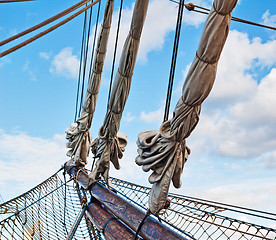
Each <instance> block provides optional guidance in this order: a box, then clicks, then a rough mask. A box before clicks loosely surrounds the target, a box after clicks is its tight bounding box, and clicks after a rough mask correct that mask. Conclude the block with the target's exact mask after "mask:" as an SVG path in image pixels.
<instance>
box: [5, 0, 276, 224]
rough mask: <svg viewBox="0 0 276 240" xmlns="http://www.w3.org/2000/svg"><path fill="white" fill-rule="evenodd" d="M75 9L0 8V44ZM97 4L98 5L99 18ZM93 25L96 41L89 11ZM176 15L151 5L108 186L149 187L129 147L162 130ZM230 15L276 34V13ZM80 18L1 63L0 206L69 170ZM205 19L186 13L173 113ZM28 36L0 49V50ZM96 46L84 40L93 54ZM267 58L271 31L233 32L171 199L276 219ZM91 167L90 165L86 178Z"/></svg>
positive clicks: (272, 69)
mask: <svg viewBox="0 0 276 240" xmlns="http://www.w3.org/2000/svg"><path fill="white" fill-rule="evenodd" d="M133 2H134V1H132V0H128V1H124V5H123V12H122V20H121V28H120V35H119V43H118V54H117V60H118V59H119V56H120V53H121V49H122V45H123V43H124V40H125V38H126V35H127V33H128V29H129V25H130V20H131V15H132V9H133ZM75 3H76V2H75V1H72V0H67V1H62V0H56V1H54V2H50V1H46V0H36V1H31V2H26V3H13V4H1V5H0V39H1V40H3V39H6V38H7V37H10V36H12V35H14V34H16V33H19V32H21V31H23V30H25V29H27V28H29V27H31V26H33V25H35V24H37V23H39V22H41V21H43V20H45V19H47V18H49V17H51V16H53V15H55V14H57V13H59V12H61V11H62V10H64V9H66V8H68V7H70V6H72V5H73V4H75ZM193 3H195V4H197V5H200V6H203V7H208V8H210V7H211V5H212V1H210V0H206V1H203V0H195V1H193ZM104 5H105V1H103V3H102V5H101V14H100V17H101V16H102V14H103V9H104ZM95 9H97V6H96V8H95ZM118 10H119V2H118V1H115V8H114V17H113V22H112V28H111V34H110V40H109V44H108V52H107V56H106V63H105V67H104V73H103V76H102V85H101V88H100V93H99V98H98V102H97V107H96V112H95V114H94V119H93V122H92V127H91V132H92V136H93V139H94V138H96V137H97V135H98V130H99V128H100V126H101V125H102V124H103V120H104V116H105V111H106V106H107V96H108V90H109V81H110V73H111V64H112V56H113V51H114V39H115V33H116V25H117V20H118ZM92 16H93V18H92V20H93V21H92V25H93V27H92V33H94V29H95V19H96V10H93V15H92ZM176 16H177V6H176V4H175V3H172V2H170V1H169V0H151V1H150V5H149V10H148V16H147V19H146V22H145V26H144V29H143V33H142V38H141V43H140V48H139V54H138V58H137V62H136V67H135V71H134V75H133V79H132V85H131V90H130V94H129V98H128V100H127V103H126V106H125V110H124V114H123V118H122V121H121V127H120V131H121V132H123V133H125V134H127V135H128V145H127V147H126V151H125V153H124V157H123V159H121V161H120V164H121V169H120V170H119V171H117V170H115V169H114V168H112V169H111V173H110V175H111V176H114V177H118V178H122V179H124V180H127V181H130V182H134V183H137V184H142V185H146V186H150V184H149V183H148V181H147V178H148V176H149V173H144V172H143V171H142V169H141V167H139V166H136V164H135V157H136V156H137V146H136V140H137V136H138V134H139V133H140V132H141V131H143V130H155V129H156V130H157V129H159V127H160V125H161V124H162V120H163V114H164V103H165V99H166V91H167V85H168V77H169V70H170V62H171V55H172V48H173V39H174V29H175V24H176ZM233 16H235V17H239V18H243V19H246V20H250V21H254V22H257V23H262V24H267V25H270V26H276V3H275V2H274V1H271V0H263V1H262V3H261V4H260V1H257V0H240V1H239V2H238V4H237V6H236V8H235V9H234V11H233ZM83 18H84V15H81V16H79V17H77V18H76V19H74V20H72V21H70V22H69V23H67V24H65V25H64V26H62V27H60V28H59V29H57V30H54V31H53V32H51V33H49V34H48V35H46V36H44V37H42V38H40V39H39V40H36V41H35V42H33V43H31V44H29V45H27V46H25V47H23V48H21V49H19V50H18V51H16V52H14V53H11V54H9V55H7V56H5V57H3V58H1V59H0V84H1V87H0V112H1V115H0V194H1V197H2V198H3V200H4V201H7V200H9V199H10V198H13V197H15V196H17V195H19V194H21V193H23V192H25V191H27V190H29V189H30V188H31V187H33V186H35V185H37V184H38V183H40V182H41V181H43V180H45V179H46V178H47V177H49V176H50V175H51V174H53V173H54V172H55V171H57V170H58V169H59V168H60V167H61V165H62V164H64V162H66V161H67V160H69V159H68V157H67V156H66V151H67V150H66V140H65V134H64V131H65V129H66V128H68V127H69V126H70V124H71V122H73V121H74V114H75V104H76V91H77V79H78V67H79V61H80V55H81V54H80V53H81V51H80V49H81V37H82V28H83ZM205 19H206V16H203V15H200V14H198V13H194V12H188V11H187V10H185V11H184V17H183V23H182V29H181V35H180V43H179V52H178V58H177V64H176V72H175V80H174V85H173V94H172V103H171V108H170V112H171V113H172V112H173V109H174V106H175V104H176V102H177V100H178V98H179V97H180V96H181V90H182V86H183V83H184V80H185V76H186V74H187V71H188V69H189V66H190V64H191V62H192V61H193V58H194V56H195V52H196V49H197V45H198V42H199V39H200V34H201V31H202V28H203V25H204V21H205ZM44 29H45V28H44ZM38 32H39V31H38ZM38 32H36V33H38ZM30 36H32V35H28V36H27V37H23V38H21V39H19V40H16V41H14V42H12V43H9V44H7V45H5V46H2V47H1V48H0V51H1V52H2V51H4V50H6V49H8V48H10V47H12V46H14V45H15V44H18V43H20V42H21V41H23V40H25V39H27V38H28V37H30ZM93 38H94V34H91V36H90V46H91V45H92V42H93ZM275 52H276V32H275V31H273V30H267V29H264V28H260V27H256V26H251V25H246V24H243V23H236V22H232V23H231V26H230V32H229V36H228V39H227V41H226V44H225V47H224V50H223V52H222V55H221V59H220V61H219V65H218V72H217V77H216V80H215V84H214V86H213V89H212V91H211V93H210V95H209V97H208V98H207V99H206V100H205V102H204V103H203V105H202V112H201V115H200V121H199V124H198V125H197V127H196V129H195V130H194V131H193V133H192V134H191V136H190V137H189V138H188V139H187V145H188V146H189V147H190V148H191V151H192V152H191V155H190V156H189V159H188V161H187V163H186V164H185V167H184V171H183V174H182V177H181V179H182V187H181V188H180V189H174V188H173V187H171V191H173V192H176V193H178V194H183V195H189V196H194V197H200V198H205V199H209V200H214V201H220V202H224V203H230V204H235V205H240V206H245V207H249V208H256V209H261V210H265V211H269V212H274V213H275V212H276V174H275V173H276V124H275V122H276V112H275V109H276V94H275V92H276V57H275ZM117 63H118V61H117ZM116 66H117V64H116ZM116 69H117V68H116V67H115V70H116ZM91 164H92V154H90V156H89V163H88V165H87V168H91ZM0 199H1V198H0ZM275 227H276V226H275Z"/></svg>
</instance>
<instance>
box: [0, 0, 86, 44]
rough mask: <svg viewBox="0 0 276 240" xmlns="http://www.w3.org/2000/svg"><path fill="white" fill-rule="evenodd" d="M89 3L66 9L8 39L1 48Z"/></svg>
mask: <svg viewBox="0 0 276 240" xmlns="http://www.w3.org/2000/svg"><path fill="white" fill-rule="evenodd" d="M29 1H33V0H29ZM89 1H90V0H82V1H80V2H78V3H77V4H75V5H73V6H72V7H69V8H67V9H65V10H64V11H62V12H60V13H58V14H56V15H55V16H53V17H51V18H48V19H46V20H45V21H43V22H41V23H39V24H37V25H35V26H33V27H31V28H28V29H26V30H24V31H23V32H20V33H18V34H16V35H14V36H12V37H10V38H7V39H5V40H3V41H1V42H0V46H3V45H4V44H6V43H9V42H11V41H13V40H15V39H17V38H19V37H22V36H24V35H26V34H28V33H30V32H33V31H35V30H37V29H39V28H41V27H43V26H45V25H47V24H49V23H51V22H53V21H55V20H57V19H59V18H61V17H63V16H65V15H67V14H69V13H71V12H73V11H74V10H76V9H77V8H79V7H81V6H83V5H84V4H85V3H87V2H89Z"/></svg>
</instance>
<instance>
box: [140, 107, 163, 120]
mask: <svg viewBox="0 0 276 240" xmlns="http://www.w3.org/2000/svg"><path fill="white" fill-rule="evenodd" d="M163 117H164V109H163V108H159V109H158V110H156V111H152V112H148V113H146V112H144V111H143V112H141V114H140V119H141V120H142V121H144V122H146V123H160V124H161V123H162V120H163Z"/></svg>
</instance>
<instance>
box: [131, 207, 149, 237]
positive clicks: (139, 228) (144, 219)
mask: <svg viewBox="0 0 276 240" xmlns="http://www.w3.org/2000/svg"><path fill="white" fill-rule="evenodd" d="M150 214H151V211H150V210H149V209H148V211H147V212H146V215H145V217H144V218H143V219H142V221H141V222H140V224H139V226H138V228H137V230H136V233H135V236H134V239H133V240H137V238H138V234H139V232H140V230H141V228H142V227H143V225H144V223H145V221H146V220H147V218H148V216H149V215H150Z"/></svg>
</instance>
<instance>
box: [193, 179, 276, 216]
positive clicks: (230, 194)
mask: <svg viewBox="0 0 276 240" xmlns="http://www.w3.org/2000/svg"><path fill="white" fill-rule="evenodd" d="M275 180H276V179H275V178H273V177H272V178H255V179H248V180H245V181H241V182H240V183H233V184H227V185H223V184H221V185H219V186H217V187H215V188H207V189H206V188H205V189H196V190H191V195H192V196H198V197H200V198H205V199H209V200H214V201H217V202H223V203H228V204H234V205H240V206H244V207H248V208H257V209H262V210H266V209H268V210H269V211H271V210H272V211H273V210H275V208H274V206H275V201H276V199H275V198H274V197H273V196H276V195H275V194H276V181H275Z"/></svg>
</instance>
